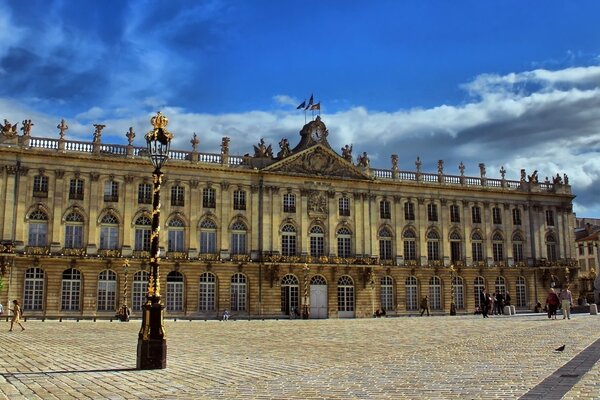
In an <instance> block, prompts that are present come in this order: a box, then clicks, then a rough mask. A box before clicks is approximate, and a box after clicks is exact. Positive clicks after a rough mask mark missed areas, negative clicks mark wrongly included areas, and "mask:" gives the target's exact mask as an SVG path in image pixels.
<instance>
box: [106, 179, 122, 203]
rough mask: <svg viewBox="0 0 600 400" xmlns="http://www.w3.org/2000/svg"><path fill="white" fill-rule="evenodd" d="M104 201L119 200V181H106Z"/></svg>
mask: <svg viewBox="0 0 600 400" xmlns="http://www.w3.org/2000/svg"><path fill="white" fill-rule="evenodd" d="M104 201H106V202H117V201H119V182H115V181H108V182H106V183H105V184H104Z"/></svg>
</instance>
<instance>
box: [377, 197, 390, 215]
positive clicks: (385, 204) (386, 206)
mask: <svg viewBox="0 0 600 400" xmlns="http://www.w3.org/2000/svg"><path fill="white" fill-rule="evenodd" d="M379 216H380V218H381V219H390V218H392V212H391V209H390V202H389V201H387V200H382V201H380V202H379Z"/></svg>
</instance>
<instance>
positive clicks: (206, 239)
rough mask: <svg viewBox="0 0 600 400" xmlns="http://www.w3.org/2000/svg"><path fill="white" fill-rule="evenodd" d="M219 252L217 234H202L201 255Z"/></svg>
mask: <svg viewBox="0 0 600 400" xmlns="http://www.w3.org/2000/svg"><path fill="white" fill-rule="evenodd" d="M216 252H217V232H215V231H202V232H200V253H202V254H214V253H216Z"/></svg>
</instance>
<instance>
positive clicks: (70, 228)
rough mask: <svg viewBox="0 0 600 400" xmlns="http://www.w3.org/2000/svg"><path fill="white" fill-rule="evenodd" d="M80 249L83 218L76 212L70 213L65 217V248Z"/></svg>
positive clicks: (81, 245)
mask: <svg viewBox="0 0 600 400" xmlns="http://www.w3.org/2000/svg"><path fill="white" fill-rule="evenodd" d="M82 247H83V216H82V215H81V214H79V213H78V212H72V213H69V214H68V215H67V216H66V217H65V248H67V249H80V248H82Z"/></svg>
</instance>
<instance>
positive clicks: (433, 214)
mask: <svg viewBox="0 0 600 400" xmlns="http://www.w3.org/2000/svg"><path fill="white" fill-rule="evenodd" d="M427 220H428V221H430V222H435V221H437V220H438V214H437V205H436V204H427Z"/></svg>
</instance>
